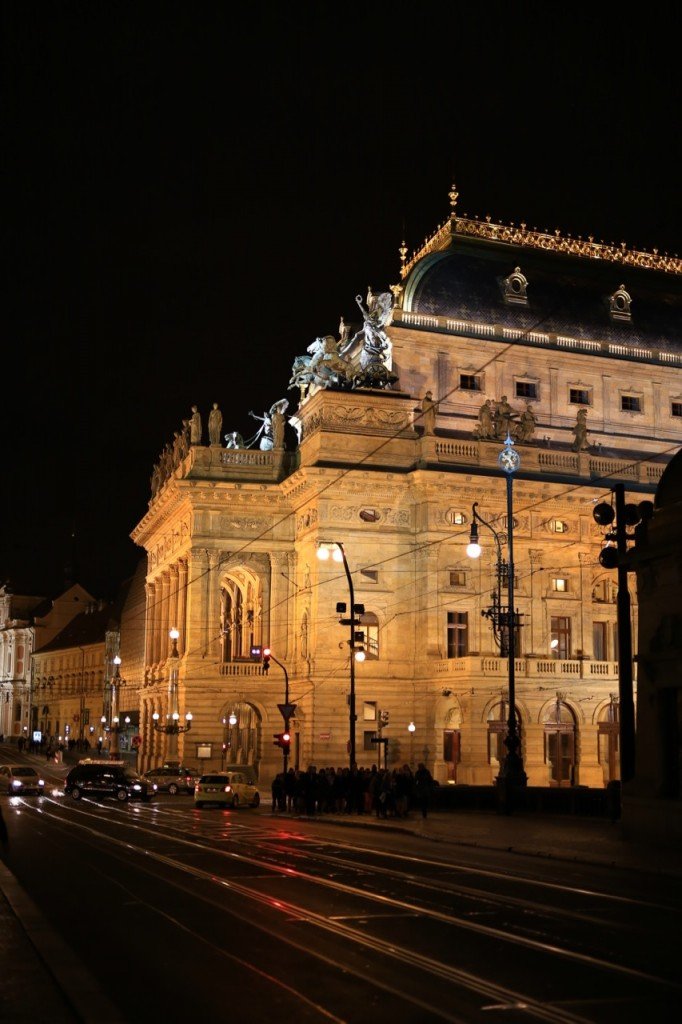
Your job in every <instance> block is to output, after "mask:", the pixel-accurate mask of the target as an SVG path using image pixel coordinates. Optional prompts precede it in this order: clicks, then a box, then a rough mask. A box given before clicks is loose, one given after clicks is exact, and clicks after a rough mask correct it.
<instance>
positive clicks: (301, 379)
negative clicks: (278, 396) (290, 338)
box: [289, 334, 351, 397]
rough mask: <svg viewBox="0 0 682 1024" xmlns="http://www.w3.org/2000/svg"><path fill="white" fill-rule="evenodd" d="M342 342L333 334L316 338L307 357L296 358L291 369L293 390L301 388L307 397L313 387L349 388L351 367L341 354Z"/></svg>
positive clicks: (290, 385) (303, 394)
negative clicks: (340, 346)
mask: <svg viewBox="0 0 682 1024" xmlns="http://www.w3.org/2000/svg"><path fill="white" fill-rule="evenodd" d="M339 345H340V342H338V341H337V340H336V338H335V337H334V336H333V335H332V334H326V335H324V337H320V338H315V341H313V342H311V344H310V345H308V348H307V352H308V354H307V355H305V356H296V359H295V360H294V364H293V366H292V368H291V379H290V381H289V390H291V388H295V387H297V388H300V389H301V397H305V394H307V392H308V390H309V389H310V388H311V387H315V388H328V387H344V386H345V387H348V386H349V385H350V379H349V374H350V370H351V365H350V363H349V361H348V360H347V359H344V358H343V357H342V356H341V354H340V352H339Z"/></svg>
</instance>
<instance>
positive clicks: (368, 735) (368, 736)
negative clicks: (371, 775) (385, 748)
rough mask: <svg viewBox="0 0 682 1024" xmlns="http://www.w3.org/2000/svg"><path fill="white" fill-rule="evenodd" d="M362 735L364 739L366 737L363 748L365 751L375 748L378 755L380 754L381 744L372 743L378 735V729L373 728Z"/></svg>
mask: <svg viewBox="0 0 682 1024" xmlns="http://www.w3.org/2000/svg"><path fill="white" fill-rule="evenodd" d="M362 735H363V739H364V743H363V744H362V749H363V750H364V751H365V752H368V751H372V750H373V751H374V753H375V754H376V755H377V757H378V756H379V755H378V753H377V751H378V750H379V744H378V743H372V740H373V739H374V738H375V736H376V731H375V730H374V729H373V730H372V731H371V732H364V733H363V734H362Z"/></svg>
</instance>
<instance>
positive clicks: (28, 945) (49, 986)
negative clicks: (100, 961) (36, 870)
mask: <svg viewBox="0 0 682 1024" xmlns="http://www.w3.org/2000/svg"><path fill="white" fill-rule="evenodd" d="M67 768H68V766H67V765H65V766H63V768H62V767H61V766H59V769H58V771H60V770H62V771H64V773H65V772H66V770H67ZM51 770H52V766H51ZM268 803H269V800H268V799H264V800H263V804H264V805H266V806H267V804H268ZM279 816H280V815H279V814H277V813H274V814H273V817H279ZM6 817H7V816H6ZM281 817H284V818H288V817H290V816H289V815H281ZM320 821H321V822H323V823H325V824H329V825H338V826H342V827H345V828H355V829H390V830H392V831H394V830H399V831H406V832H408V833H410V834H412V835H416V836H421V837H422V838H424V839H426V840H429V841H431V842H434V843H447V844H448V845H449V846H467V847H479V848H481V849H492V850H506V851H508V852H510V853H511V854H514V853H516V854H523V855H526V856H535V857H541V858H546V859H551V860H556V861H572V862H579V863H585V864H598V865H602V866H604V865H606V866H611V867H614V868H621V869H624V870H630V871H636V872H643V873H646V874H657V875H663V876H670V877H676V878H680V877H682V863H681V860H680V856H679V853H677V852H676V851H674V850H669V849H667V848H665V847H664V846H662V845H661V844H657V845H656V846H650V845H647V844H645V843H636V842H634V841H632V840H629V839H625V838H624V836H623V829H622V826H621V823H620V822H618V821H615V822H614V821H608V820H605V819H603V818H580V817H577V816H574V815H562V816H558V815H557V816H549V815H540V814H514V815H499V814H495V813H490V812H483V811H433V812H430V813H429V815H428V817H427V818H425V819H423V818H422V817H421V816H420V815H418V814H417V813H415V812H414V811H413V812H412V815H411V816H410V817H408V818H406V819H403V818H399V819H395V818H388V819H386V820H383V819H378V818H376V817H375V816H373V815H321V816H320ZM10 846H11V835H10ZM76 978H77V984H76V983H75V979H76ZM92 984H93V985H94V982H93V983H92ZM87 985H88V981H87V977H86V976H84V972H83V971H82V969H81V968H80V964H79V962H78V961H77V959H76V958H75V957H74V956H73V955H72V954H71V953H70V951H69V949H68V948H67V947H66V945H65V943H64V942H63V940H62V939H61V937H60V936H59V934H58V933H56V932H55V931H54V930H53V929H51V928H50V926H49V925H47V923H46V922H45V921H44V919H43V918H42V916H41V914H40V912H39V910H38V909H37V908H36V907H35V906H34V904H33V903H32V901H31V899H30V897H29V896H28V894H27V893H26V892H25V891H24V890H23V889H22V888H21V886H20V885H19V884H18V882H17V881H16V879H15V878H14V876H13V875H12V873H11V871H10V870H9V869H8V867H7V865H6V864H3V863H0V1020H1V1021H3V1022H6V1024H19V1022H24V1021H26V1022H28V1021H32V1022H35V1020H36V1019H37V1020H42V1019H46V1017H48V1016H49V1019H50V1024H65V1022H71V1024H74V1022H76V1021H81V1022H85V1024H90V1021H92V1022H93V1024H95V1021H96V1024H105V1022H119V1024H125V1022H124V1021H122V1020H121V1018H120V1014H118V1013H117V1011H116V1010H115V1009H114V1008H113V1007H112V1006H111V1004H110V1003H109V1001H108V999H107V998H106V995H105V994H104V993H103V992H102V991H97V992H95V991H94V990H93V989H88V988H87ZM84 986H85V988H84ZM67 992H68V993H75V996H69V997H68V998H69V999H71V1000H72V1001H71V1002H69V1001H67V997H66V996H65V995H64V993H67ZM74 1000H75V1001H74ZM93 1005H96V1006H97V1007H98V1009H97V1015H96V1018H95V1017H93V1016H92V1013H91V1011H90V1010H89V1009H88V1007H92V1006H93Z"/></svg>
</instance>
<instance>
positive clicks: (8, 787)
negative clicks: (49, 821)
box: [0, 764, 45, 796]
mask: <svg viewBox="0 0 682 1024" xmlns="http://www.w3.org/2000/svg"><path fill="white" fill-rule="evenodd" d="M0 790H2V791H3V792H5V793H10V794H14V796H23V795H24V794H26V793H37V794H38V796H42V795H43V793H44V792H45V780H44V779H42V778H41V777H40V775H38V772H37V771H36V770H35V768H29V767H27V766H26V765H23V764H2V765H0Z"/></svg>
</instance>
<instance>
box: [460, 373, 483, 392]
mask: <svg viewBox="0 0 682 1024" xmlns="http://www.w3.org/2000/svg"><path fill="white" fill-rule="evenodd" d="M459 386H460V389H461V390H462V391H481V390H482V388H481V378H480V377H478V376H477V375H476V374H474V373H460V375H459Z"/></svg>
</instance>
